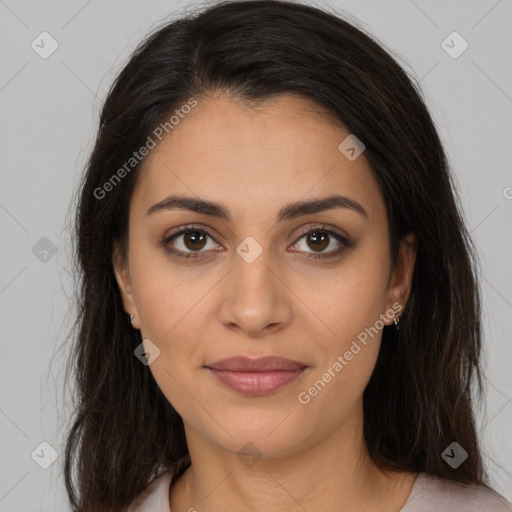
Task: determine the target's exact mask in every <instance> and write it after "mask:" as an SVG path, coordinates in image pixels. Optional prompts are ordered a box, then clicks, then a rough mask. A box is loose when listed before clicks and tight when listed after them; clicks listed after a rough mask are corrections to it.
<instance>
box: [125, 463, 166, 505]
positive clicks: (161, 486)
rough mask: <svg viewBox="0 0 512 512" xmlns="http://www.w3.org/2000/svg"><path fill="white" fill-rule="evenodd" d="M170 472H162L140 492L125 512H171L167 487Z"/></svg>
mask: <svg viewBox="0 0 512 512" xmlns="http://www.w3.org/2000/svg"><path fill="white" fill-rule="evenodd" d="M171 476H172V472H171V471H164V472H163V473H161V474H160V475H159V476H158V477H157V478H155V479H154V480H153V481H152V482H151V483H150V484H149V485H148V486H147V487H146V489H144V491H142V492H141V493H140V494H139V496H138V497H137V499H136V500H135V501H134V502H133V503H132V504H131V505H130V507H129V508H128V509H127V511H126V512H171V511H170V509H169V486H170V484H171Z"/></svg>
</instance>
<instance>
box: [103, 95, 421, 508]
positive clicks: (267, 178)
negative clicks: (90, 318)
mask: <svg viewBox="0 0 512 512" xmlns="http://www.w3.org/2000/svg"><path fill="white" fill-rule="evenodd" d="M197 100H198V105H197V106H196V107H195V108H194V109H193V110H192V111H191V112H190V113H189V114H188V115H187V116H186V117H185V119H183V120H181V121H180V123H179V124H178V125H176V126H175V128H174V129H173V131H172V132H171V133H170V135H169V136H167V137H166V138H164V139H163V140H162V142H161V143H160V144H159V145H158V146H157V147H156V148H155V149H153V150H152V151H151V152H150V154H149V155H148V156H147V158H146V160H145V163H144V168H143V170H142V174H141V176H140V179H139V181H138V182H137V185H136V188H135V190H134V193H133V196H132V198H131V203H130V214H129V235H128V236H129V246H128V247H129V248H128V258H127V260H126V261H125V260H124V259H123V258H122V257H121V255H120V253H119V251H118V250H117V248H116V249H115V250H114V255H113V256H114V263H115V273H116V278H117V282H118V284H119V288H120V291H121V294H122V298H123V303H124V307H125V309H126V312H127V313H128V314H134V315H135V316H134V318H133V326H134V327H135V328H136V329H140V331H141V339H142V340H147V339H150V340H151V341H152V343H154V344H155V345H156V346H157V347H158V348H159V350H160V355H159V357H157V358H156V359H155V360H154V361H153V362H152V363H151V365H150V366H149V368H150V371H151V372H152V374H153V376H154V378H155V380H156V382H157V384H158V386H159V387H160V389H161V390H162V392H163V393H164V395H165V396H166V398H167V399H168V400H169V402H170V403H172V405H173V406H174V408H175V409H176V410H177V411H178V413H179V414H180V416H181V417H182V418H183V422H184V426H185V432H186V437H187V444H188V448H189V452H190V456H191V460H192V465H191V467H190V468H189V469H188V470H187V471H186V472H185V473H184V475H183V476H182V477H181V478H180V479H179V480H178V481H177V482H176V484H175V485H174V486H173V488H172V489H171V491H172V492H170V506H171V510H172V512H182V511H188V510H190V509H191V508H192V507H194V508H195V509H197V510H200V511H201V512H213V511H215V512H219V511H224V510H246V511H253V512H269V511H270V512H285V511H286V512H290V511H294V510H297V511H303V510H304V509H305V510H309V511H312V510H336V511H338V512H345V511H347V512H348V511H356V510H357V511H359V510H365V511H369V512H372V511H374V510H375V511H377V510H379V511H380V512H382V511H390V512H391V511H397V510H399V508H400V507H401V506H402V505H403V503H404V502H405V501H406V499H407V497H408V496H409V494H410V491H411V488H412V486H413V483H414V479H415V476H416V475H414V474H411V473H391V472H383V471H381V470H379V469H378V468H377V467H376V466H375V464H374V463H373V462H372V461H371V460H370V459H369V457H368V455H367V451H366V447H365V443H364V440H363V407H362V404H363V402H362V396H363V391H364V389H365V386H366V384H367V383H368V380H369V379H370V376H371V374H372V371H373V368H374V366H375V363H376V359H377V355H378V349H379V344H380V340H381V334H382V332H381V331H379V332H378V335H376V336H374V337H373V338H370V341H369V342H368V344H367V345H366V346H363V347H362V349H361V351H360V352H358V353H357V355H355V356H354V357H353V359H352V360H351V361H349V362H348V364H347V365H346V366H344V367H343V370H342V371H341V372H339V373H336V376H335V377H333V378H332V379H331V381H330V382H329V383H328V384H327V385H326V386H325V387H324V388H323V389H322V390H321V391H320V392H319V393H318V394H317V395H316V396H314V397H313V398H311V400H310V402H309V403H308V404H301V403H300V402H299V401H298V398H297V397H298V394H299V393H300V392H303V391H307V390H308V388H310V387H311V386H312V385H313V383H314V382H315V381H317V380H318V379H321V378H322V375H323V374H324V373H325V372H326V371H327V370H328V368H329V367H332V365H333V363H334V362H335V361H336V360H337V357H338V356H339V355H343V354H344V353H345V352H346V351H347V350H349V348H350V346H351V344H352V342H353V340H356V339H357V336H358V334H360V333H361V332H363V331H364V330H365V328H368V327H370V326H373V325H374V324H375V322H376V321H377V320H378V319H379V318H380V315H382V314H385V313H386V312H387V311H389V310H390V309H392V307H393V304H394V303H399V304H400V306H401V307H404V306H405V304H406V302H407V299H408V296H409V292H410V286H411V279H412V273H413V268H414V261H415V248H414V237H413V236H412V235H411V236H409V237H407V238H406V239H405V240H404V241H403V243H402V245H401V249H400V255H401V257H400V259H399V261H398V264H397V265H396V266H395V267H394V268H392V267H391V259H390V253H389V251H390V249H389V229H388V223H387V217H386V210H385V205H384V201H383V197H382V195H381V192H380V189H379V186H378V184H377V181H376V179H375V177H374V175H373V173H372V170H371V168H370V166H369V164H368V161H367V160H366V158H365V155H364V153H362V154H361V155H360V156H359V157H358V158H356V159H355V160H353V161H350V160H349V159H347V158H346V157H345V155H344V154H342V153H341V152H340V150H339V149H338V145H339V144H340V142H341V141H343V140H344V139H345V138H346V137H347V136H348V135H349V132H348V131H347V130H346V128H344V127H343V125H341V124H340V123H334V122H333V121H332V119H330V118H329V117H327V116H326V115H325V114H324V113H323V112H322V111H321V109H320V108H319V107H318V106H316V105H315V104H314V103H312V102H310V101H307V100H305V99H303V98H300V97H294V96H291V95H282V96H279V97H277V98H274V99H272V100H269V101H267V102H265V103H264V104H262V105H260V107H258V108H249V107H247V106H246V105H244V104H242V103H241V102H240V101H239V100H237V99H236V98H233V97H229V96H226V95H221V94H220V93H217V94H212V95H209V96H208V97H201V98H197ZM334 192H336V193H339V194H341V195H344V196H348V197H350V198H351V199H354V200H355V201H357V202H359V203H360V204H361V205H362V206H363V207H364V209H365V210H366V212H367V215H368V217H365V216H363V215H361V214H360V213H358V212H356V211H355V210H353V209H349V208H340V207H337V208H332V209H329V210H326V211H323V212H318V213H314V214H308V215H302V216H300V217H298V218H296V219H291V220H284V221H281V222H277V221H276V215H277V212H278V211H279V209H280V208H281V207H283V206H285V205H287V204H289V203H293V202H296V201H298V200H306V199H318V198H323V197H326V196H329V195H332V194H333V193H334ZM171 193H172V194H173V195H180V196H181V195H182V196H192V197H199V198H201V199H207V200H210V201H214V202H216V203H220V204H222V205H224V206H225V207H227V208H229V211H230V213H231V219H230V220H222V219H218V218H214V217H212V216H209V215H205V214H202V213H197V212H191V211H186V210H180V209H173V210H161V211H158V212H157V213H154V214H152V215H146V211H147V210H148V209H149V208H150V207H151V206H152V205H154V204H156V203H158V202H159V201H161V200H163V199H164V198H166V197H167V196H168V195H169V194H171ZM190 223H193V224H197V225H198V226H197V227H198V228H201V227H204V228H206V229H209V231H210V232H211V233H212V235H213V239H211V238H209V237H208V236H207V237H206V241H205V242H203V245H202V246H201V244H199V247H200V251H202V252H200V255H201V257H200V258H198V259H196V260H185V259H182V258H179V257H173V256H172V255H170V254H169V253H167V252H166V251H165V249H164V248H163V247H162V245H161V244H160V241H161V240H162V239H163V238H164V237H165V236H166V235H170V234H173V233H174V232H175V231H177V230H178V229H179V228H180V227H183V226H185V225H186V224H190ZM322 224H325V225H328V226H329V227H332V228H334V229H336V230H337V232H339V233H340V234H342V235H344V236H345V237H347V238H348V239H349V240H350V241H352V242H353V246H352V247H348V248H345V250H344V251H343V252H341V254H340V255H338V256H336V257H332V258H326V259H324V260H322V259H313V258H311V257H310V256H311V254H313V255H314V254H318V253H319V249H318V247H317V246H316V245H315V243H314V241H313V242H311V241H309V242H308V237H307V236H302V238H300V237H301V235H302V232H303V231H302V230H304V229H306V228H308V227H312V228H315V227H316V228H318V227H320V226H322ZM196 229H197V228H196ZM192 231H193V230H192ZM248 236H251V237H253V238H254V239H255V240H256V241H257V243H258V244H259V245H260V246H261V248H262V253H261V254H260V256H259V257H258V258H257V259H255V260H254V261H253V262H252V263H247V262H246V261H245V260H244V259H242V257H240V256H239V254H238V253H237V252H236V248H237V246H239V244H240V243H241V242H242V241H243V240H244V239H245V238H246V237H248ZM328 240H330V242H329V245H328V246H322V248H321V249H320V254H321V253H322V252H323V253H324V254H325V253H329V252H331V253H334V252H335V250H336V249H337V248H338V247H340V243H339V242H337V241H336V239H335V238H330V239H328ZM194 243H197V239H196V240H195V241H194V240H193V241H192V243H191V242H190V241H188V245H186V239H185V237H184V236H183V235H181V236H178V237H177V238H176V239H174V240H173V241H171V242H169V243H168V247H171V248H172V247H174V248H175V249H176V250H179V249H181V250H182V251H188V253H194V248H195V247H196V246H194V245H193V244H194ZM216 249H217V250H216ZM196 253H197V248H196ZM384 323H385V324H386V325H390V324H392V323H393V320H392V317H389V318H387V317H386V319H385V321H384ZM388 328H394V327H388ZM234 355H245V356H247V357H258V356H263V355H278V356H282V357H287V358H290V359H294V360H297V361H300V362H302V363H304V364H307V365H308V366H309V368H308V369H307V370H306V371H305V372H304V373H303V374H302V375H300V376H299V378H298V379H297V380H296V381H294V382H292V383H289V384H287V385H286V386H285V387H283V388H280V389H278V390H277V391H274V392H272V393H271V394H268V395H265V396H259V397H248V396H244V395H241V394H238V393H236V392H235V391H232V390H230V389H228V388H226V387H225V386H224V385H223V384H221V383H220V382H218V381H217V379H215V378H214V377H213V376H211V375H210V374H209V372H208V371H207V370H206V369H205V368H204V365H206V364H208V363H212V362H214V361H217V360H219V359H222V358H225V357H230V356H234ZM248 442H250V443H252V445H251V446H254V447H256V448H255V450H257V452H258V454H259V456H261V458H259V459H258V460H257V461H256V463H254V464H251V465H246V464H245V463H244V461H243V460H242V459H241V457H239V456H238V455H237V452H238V451H239V450H240V449H241V448H242V447H243V446H244V445H246V443H248ZM192 510H193V509H192Z"/></svg>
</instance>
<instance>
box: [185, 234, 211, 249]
mask: <svg viewBox="0 0 512 512" xmlns="http://www.w3.org/2000/svg"><path fill="white" fill-rule="evenodd" d="M205 239H206V237H205V236H204V234H203V233H201V232H200V231H189V232H188V233H186V234H185V245H186V246H187V247H188V248H189V249H202V248H203V247H204V241H205ZM189 242H190V243H189ZM201 243H202V244H201ZM190 244H191V245H190ZM198 245H199V247H198Z"/></svg>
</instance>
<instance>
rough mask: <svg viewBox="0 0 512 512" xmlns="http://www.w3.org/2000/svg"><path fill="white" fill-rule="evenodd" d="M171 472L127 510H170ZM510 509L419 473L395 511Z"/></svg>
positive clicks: (482, 491)
mask: <svg viewBox="0 0 512 512" xmlns="http://www.w3.org/2000/svg"><path fill="white" fill-rule="evenodd" d="M170 483H171V473H170V472H169V471H166V472H165V473H162V475H160V477H158V478H157V479H156V480H155V481H154V482H153V483H151V484H150V485H149V486H148V487H147V489H146V490H145V491H144V493H143V496H142V497H141V498H142V499H143V501H142V503H139V504H138V505H136V508H133V507H132V508H131V509H130V511H129V512H171V509H170V508H169V485H170ZM432 511H435V512H512V504H511V503H509V502H508V501H506V500H505V498H503V497H502V496H501V495H500V494H498V493H497V492H495V491H493V490H491V489H488V488H487V487H483V486H477V485H470V486H467V485H462V484H456V483H454V482H449V481H446V480H440V479H438V478H434V477H431V476H427V475H425V474H424V473H420V474H419V475H418V478H416V481H415V483H414V486H413V488H412V490H411V493H410V494H409V497H408V498H407V501H406V502H405V504H404V505H403V507H402V508H401V509H400V510H399V511H398V512H432Z"/></svg>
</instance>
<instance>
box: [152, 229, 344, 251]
mask: <svg viewBox="0 0 512 512" xmlns="http://www.w3.org/2000/svg"><path fill="white" fill-rule="evenodd" d="M194 231H197V232H199V233H204V234H206V235H208V236H209V237H210V238H211V239H212V240H214V237H213V235H212V234H211V233H210V232H209V231H208V230H207V229H205V228H203V227H199V226H196V225H194V224H190V225H187V226H184V227H183V228H181V229H180V230H179V231H176V232H175V233H173V234H172V235H169V236H166V237H164V238H163V239H162V241H161V245H162V247H163V248H164V249H165V250H166V251H167V252H168V253H169V254H171V255H172V256H176V257H178V258H183V259H197V258H201V257H202V254H201V252H202V251H197V252H191V253H183V252H181V251H176V250H174V249H170V248H169V247H168V246H167V244H168V243H169V242H170V241H171V240H173V239H174V238H176V237H178V236H180V235H183V234H186V233H190V232H194ZM313 232H321V233H327V234H329V235H330V236H332V237H334V238H335V239H336V240H337V241H338V242H340V243H341V247H340V248H339V249H337V250H335V251H331V252H328V253H318V254H314V253H306V254H307V256H304V257H305V258H311V259H328V258H335V257H337V256H339V255H340V254H341V253H342V252H343V251H344V250H345V249H348V248H350V247H352V246H353V243H352V242H351V241H350V240H348V239H347V238H345V237H344V236H342V235H340V234H339V233H338V232H336V231H334V230H333V229H332V228H329V227H328V226H319V227H314V228H308V229H306V230H304V231H303V232H302V233H301V234H300V235H299V237H298V238H297V239H296V241H295V242H294V244H293V245H295V244H296V243H297V242H298V241H299V240H301V239H302V238H303V237H304V236H306V235H308V234H309V233H313Z"/></svg>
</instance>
